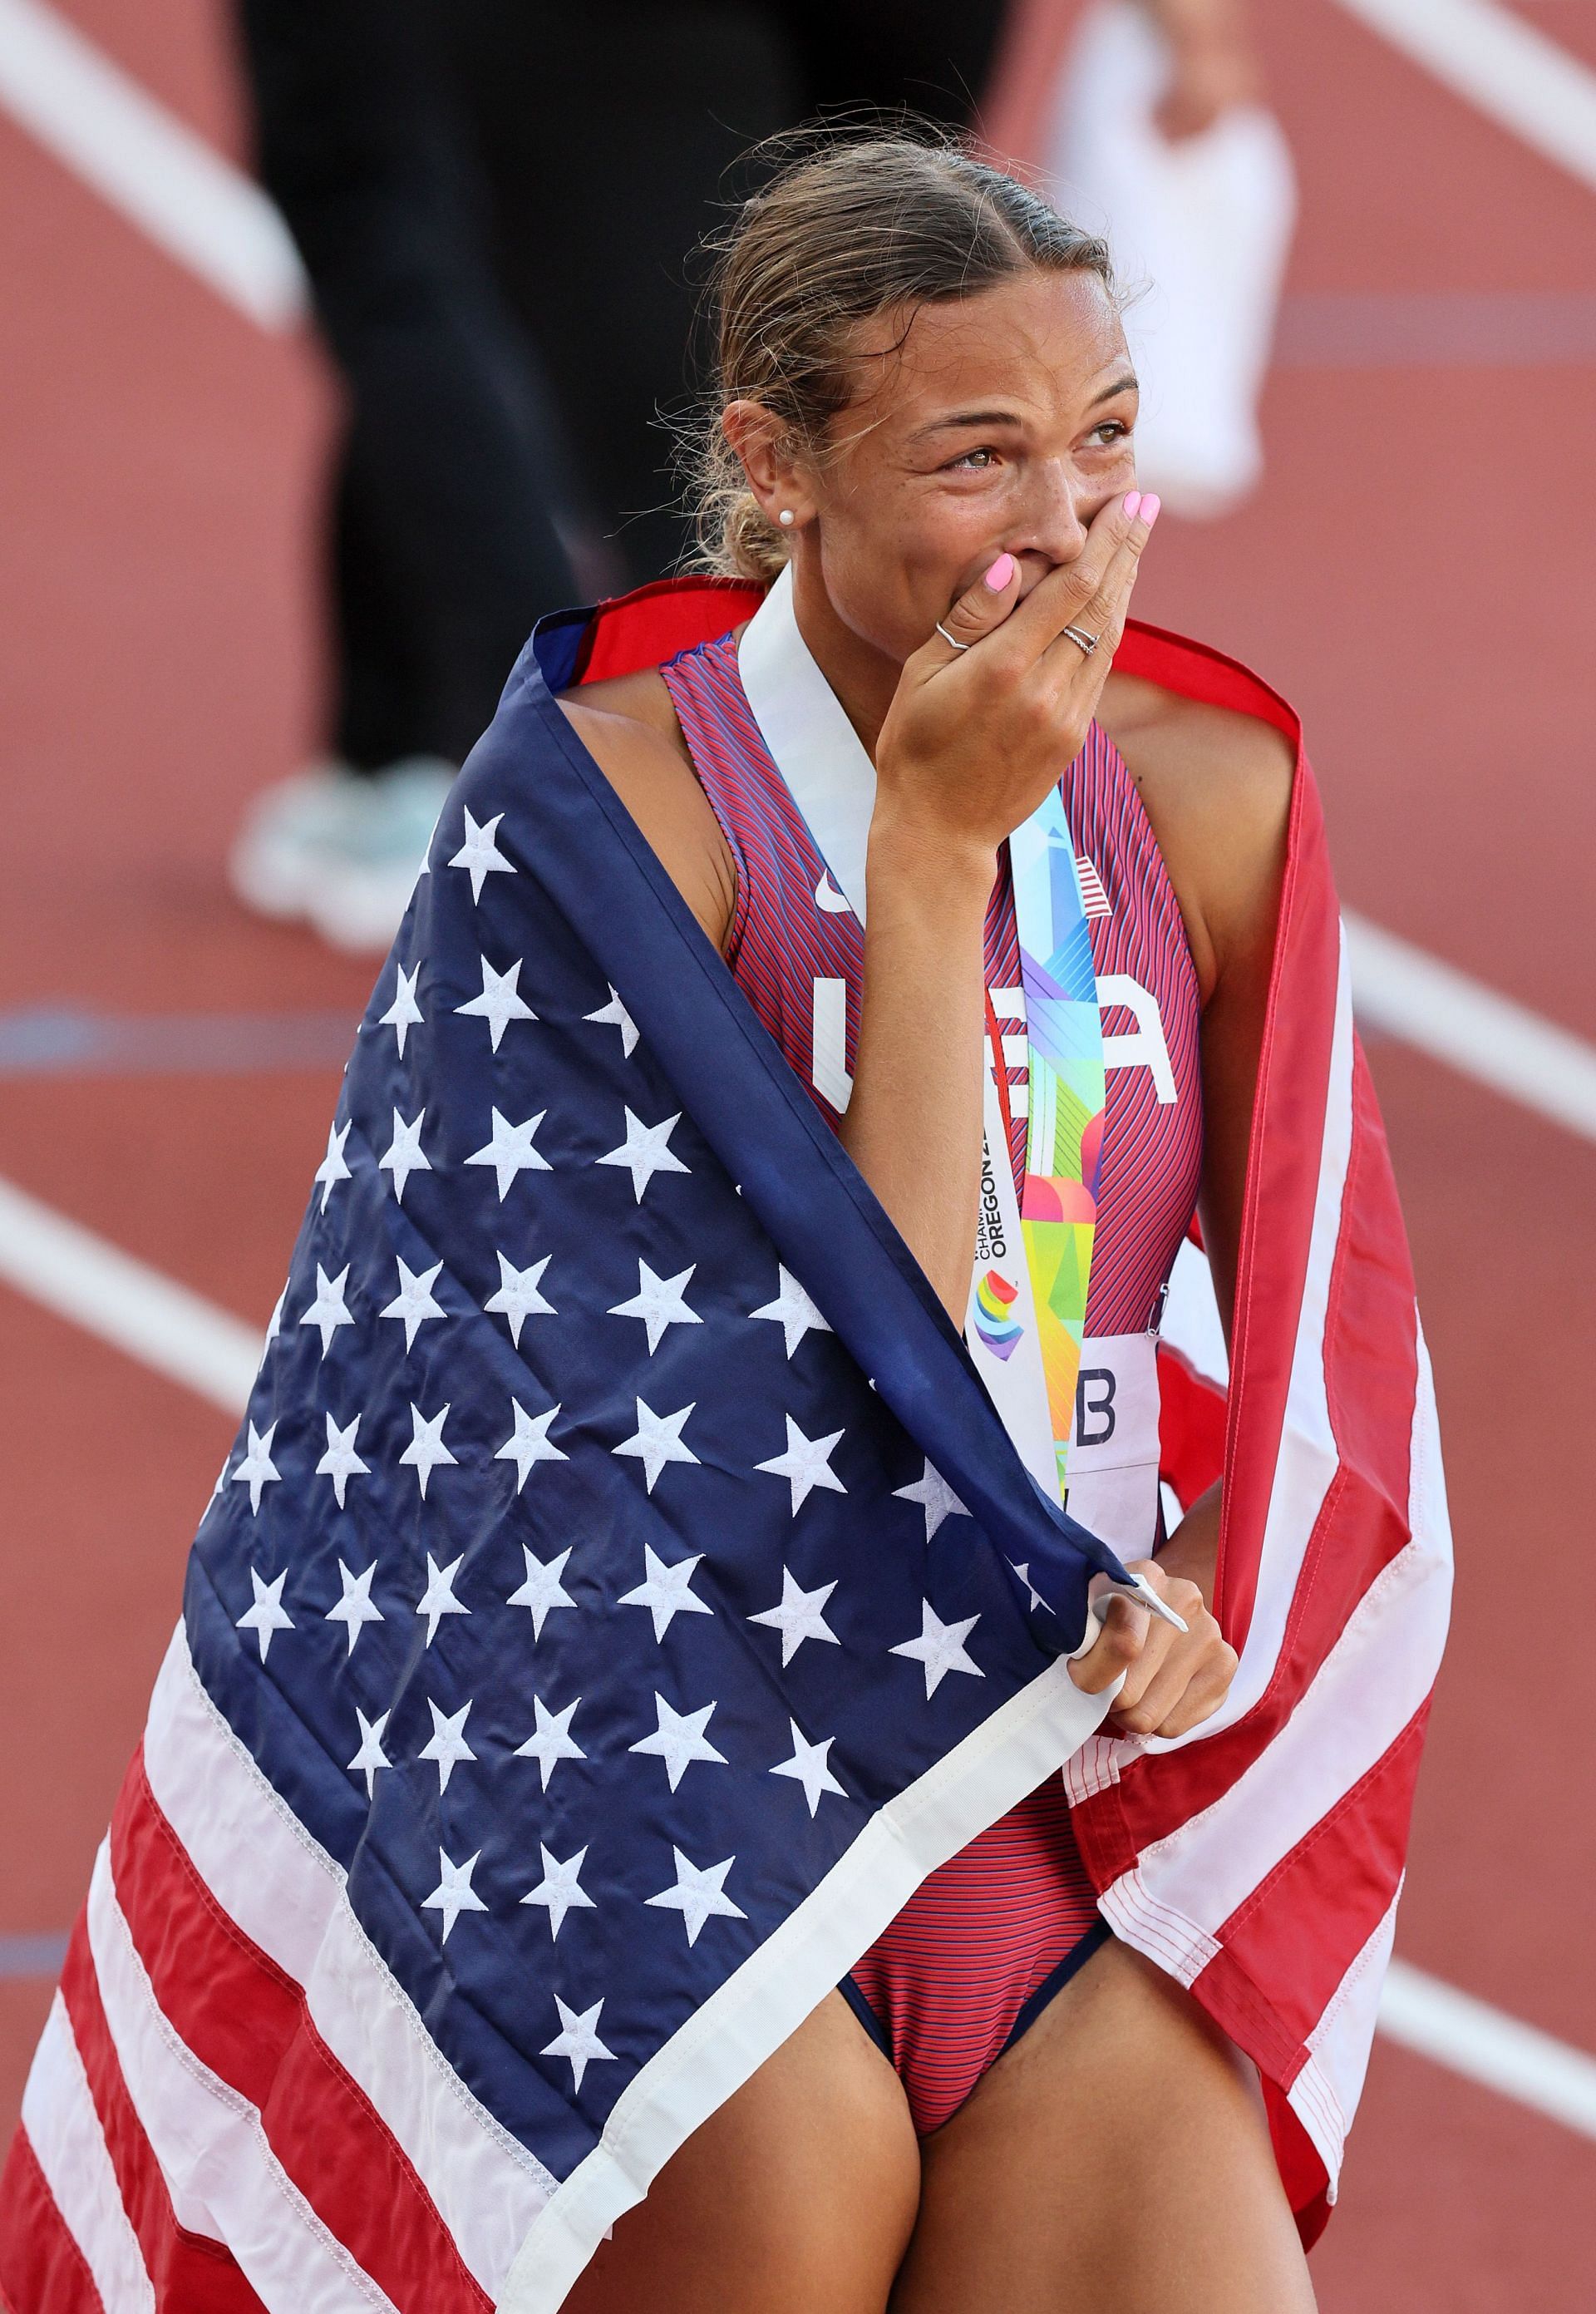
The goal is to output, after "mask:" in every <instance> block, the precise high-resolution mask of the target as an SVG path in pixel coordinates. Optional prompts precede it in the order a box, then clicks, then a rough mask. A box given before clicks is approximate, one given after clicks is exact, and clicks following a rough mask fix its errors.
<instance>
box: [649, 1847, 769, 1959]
mask: <svg viewBox="0 0 1596 2314" xmlns="http://www.w3.org/2000/svg"><path fill="white" fill-rule="evenodd" d="M671 1854H672V1855H673V1856H674V1857H675V1859H676V1885H675V1887H674V1888H662V1889H661V1891H660V1893H659V1894H658V1895H657V1896H646V1897H645V1898H644V1899H643V1901H644V1903H647V1904H657V1905H658V1906H659V1907H660V1909H661V1910H662V1911H663V1912H680V1913H681V1915H682V1918H683V1922H684V1923H685V1925H686V1929H687V1941H688V1943H689V1944H690V1945H695V1944H697V1942H698V1932H699V1930H701V1928H702V1927H703V1925H704V1922H705V1921H707V1920H709V1919H710V1917H711V1916H712V1915H714V1914H719V1915H721V1916H722V1917H723V1918H725V1919H727V1920H728V1921H745V1920H746V1919H747V1917H748V1915H747V1913H746V1912H744V1910H743V1908H742V1906H741V1905H740V1904H734V1903H732V1900H731V1898H730V1897H729V1896H728V1895H727V1894H726V1893H725V1881H726V1876H727V1873H728V1872H729V1871H730V1870H731V1868H732V1866H733V1865H734V1864H735V1863H736V1860H737V1859H736V1857H735V1856H728V1857H727V1858H726V1859H724V1860H723V1861H722V1862H721V1863H719V1864H706V1865H705V1866H704V1867H703V1868H702V1869H700V1868H699V1867H698V1866H697V1865H696V1864H690V1863H689V1862H688V1860H687V1859H686V1858H685V1857H684V1856H683V1853H682V1851H681V1850H680V1849H679V1848H675V1847H673V1849H672V1850H671Z"/></svg>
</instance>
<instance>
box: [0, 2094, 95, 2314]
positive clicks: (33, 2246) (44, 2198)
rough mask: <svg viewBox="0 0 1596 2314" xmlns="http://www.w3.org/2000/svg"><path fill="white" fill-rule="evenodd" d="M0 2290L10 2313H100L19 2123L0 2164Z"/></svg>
mask: <svg viewBox="0 0 1596 2314" xmlns="http://www.w3.org/2000/svg"><path fill="white" fill-rule="evenodd" d="M0 2211H3V2212H4V2218H5V2222H4V2226H3V2227H0V2292H4V2300H5V2303H6V2304H7V2305H8V2306H9V2307H10V2309H11V2314H105V2306H104V2301H103V2300H102V2299H101V2295H100V2292H98V2291H97V2290H96V2289H95V2287H94V2280H93V2275H92V2274H90V2272H89V2268H88V2265H87V2262H86V2261H85V2259H84V2254H83V2252H82V2250H81V2249H79V2248H78V2246H77V2244H76V2243H75V2241H74V2240H73V2239H72V2236H71V2234H70V2232H69V2231H68V2230H67V2226H66V2219H65V2218H64V2217H63V2216H62V2215H61V2212H60V2211H59V2210H58V2209H57V2206H56V2197H55V2195H53V2194H52V2193H51V2192H50V2189H49V2187H48V2185H47V2184H46V2183H45V2177H44V2172H43V2170H42V2169H41V2168H40V2166H39V2156H38V2155H37V2154H36V2153H35V2152H34V2151H33V2148H32V2145H31V2142H30V2141H29V2137H28V2133H27V2131H26V2130H25V2129H19V2130H18V2131H17V2133H16V2135H15V2136H14V2137H13V2139H12V2141H11V2151H10V2153H9V2154H8V2155H7V2156H6V2161H5V2167H4V2169H3V2170H0Z"/></svg>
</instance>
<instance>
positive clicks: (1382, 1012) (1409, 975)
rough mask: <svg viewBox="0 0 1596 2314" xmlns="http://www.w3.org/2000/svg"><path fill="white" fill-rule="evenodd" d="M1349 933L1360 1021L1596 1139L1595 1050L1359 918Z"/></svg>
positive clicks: (1348, 925) (1350, 920)
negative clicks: (1400, 1039) (1382, 1030)
mask: <svg viewBox="0 0 1596 2314" xmlns="http://www.w3.org/2000/svg"><path fill="white" fill-rule="evenodd" d="M1346 938H1347V949H1348V953H1349V955H1350V956H1351V958H1352V976H1353V1002H1354V1005H1355V1007H1356V1009H1357V1012H1358V1016H1359V1018H1360V1020H1363V1021H1366V1022H1367V1023H1368V1024H1369V1025H1370V1026H1371V1028H1377V1029H1384V1030H1385V1032H1386V1033H1387V1035H1388V1036H1392V1037H1399V1038H1402V1040H1403V1041H1404V1043H1406V1044H1409V1045H1413V1046H1415V1047H1417V1048H1418V1050H1419V1051H1420V1052H1422V1053H1428V1054H1429V1055H1431V1057H1432V1058H1433V1059H1434V1060H1438V1061H1444V1062H1445V1063H1446V1064H1447V1065H1448V1067H1449V1068H1453V1069H1457V1070H1459V1072H1460V1073H1461V1074H1463V1075H1464V1076H1470V1077H1474V1078H1476V1079H1477V1081H1478V1082H1479V1083H1481V1084H1486V1085H1489V1086H1490V1087H1491V1089H1492V1091H1494V1092H1500V1093H1505V1094H1506V1096H1507V1098H1508V1099H1509V1100H1516V1101H1519V1102H1521V1103H1522V1105H1523V1106H1524V1108H1532V1109H1535V1110H1536V1111H1537V1112H1538V1113H1539V1115H1540V1116H1542V1117H1550V1118H1551V1119H1552V1120H1553V1122H1554V1123H1555V1124H1557V1125H1563V1126H1567V1128H1568V1130H1569V1132H1571V1133H1578V1134H1580V1135H1583V1137H1584V1139H1585V1140H1587V1141H1596V1047H1592V1046H1591V1045H1589V1044H1587V1043H1586V1042H1585V1040H1584V1038H1583V1037H1576V1036H1575V1035H1574V1032H1573V1031H1572V1029H1560V1028H1559V1027H1558V1026H1557V1025H1556V1022H1555V1021H1552V1020H1543V1019H1542V1018H1541V1016H1540V1014H1539V1012H1531V1011H1530V1009H1529V1007H1528V1006H1527V1005H1523V1004H1515V1003H1514V1002H1513V1001H1512V998H1511V997H1509V996H1500V995H1498V994H1497V993H1496V991H1495V989H1494V988H1487V987H1486V985H1485V983H1484V981H1481V980H1474V979H1471V978H1470V976H1468V973H1466V972H1459V970H1458V969H1457V967H1455V966H1454V965H1450V964H1443V963H1442V961H1441V958H1439V957H1435V956H1431V955H1430V954H1429V952H1428V951H1427V950H1426V949H1422V948H1415V947H1414V946H1413V944H1412V943H1411V941H1405V940H1398V937H1397V935H1396V933H1395V932H1382V931H1381V929H1380V926H1379V925H1378V924H1371V923H1369V922H1368V921H1367V919H1366V918H1364V917H1362V916H1354V915H1350V914H1349V915H1348V916H1347V918H1346Z"/></svg>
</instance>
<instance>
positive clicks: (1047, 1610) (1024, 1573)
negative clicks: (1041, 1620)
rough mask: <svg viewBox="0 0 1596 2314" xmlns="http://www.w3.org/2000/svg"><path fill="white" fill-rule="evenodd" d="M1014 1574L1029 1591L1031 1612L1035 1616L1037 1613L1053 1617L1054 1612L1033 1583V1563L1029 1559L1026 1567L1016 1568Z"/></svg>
mask: <svg viewBox="0 0 1596 2314" xmlns="http://www.w3.org/2000/svg"><path fill="white" fill-rule="evenodd" d="M1014 1572H1015V1573H1016V1575H1018V1577H1019V1579H1020V1581H1021V1582H1022V1583H1023V1584H1024V1585H1025V1587H1026V1589H1027V1592H1028V1594H1030V1596H1029V1605H1030V1609H1031V1612H1032V1613H1033V1614H1036V1613H1037V1612H1041V1613H1044V1614H1048V1615H1051V1614H1052V1612H1053V1610H1052V1608H1051V1607H1050V1606H1049V1605H1048V1603H1047V1602H1046V1600H1045V1598H1044V1597H1043V1596H1042V1594H1041V1593H1040V1591H1038V1590H1037V1588H1036V1585H1035V1584H1034V1583H1033V1582H1032V1581H1031V1562H1030V1560H1029V1559H1027V1561H1026V1563H1025V1565H1024V1566H1023V1567H1016V1568H1015V1569H1014Z"/></svg>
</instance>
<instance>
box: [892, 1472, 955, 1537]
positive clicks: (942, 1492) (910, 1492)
mask: <svg viewBox="0 0 1596 2314" xmlns="http://www.w3.org/2000/svg"><path fill="white" fill-rule="evenodd" d="M892 1491H893V1494H894V1496H895V1497H899V1498H901V1499H902V1500H903V1501H904V1502H906V1503H918V1504H919V1505H920V1506H921V1510H923V1511H924V1513H925V1539H926V1541H928V1542H929V1541H930V1539H931V1537H932V1535H934V1534H935V1533H936V1532H937V1529H938V1528H939V1526H940V1525H941V1524H942V1522H943V1520H944V1519H946V1518H968V1517H969V1515H970V1514H969V1512H968V1511H967V1510H966V1508H965V1506H964V1505H963V1503H961V1502H960V1500H959V1498H958V1497H957V1495H956V1494H955V1493H954V1491H953V1488H951V1487H950V1486H949V1485H948V1481H947V1479H945V1478H944V1477H943V1476H942V1473H941V1471H939V1470H938V1468H937V1466H936V1464H935V1463H934V1462H932V1461H931V1460H930V1457H929V1456H928V1457H927V1459H926V1465H925V1471H924V1474H923V1476H921V1478H918V1479H915V1481H914V1483H913V1486H908V1487H895V1488H893V1490H892Z"/></svg>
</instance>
